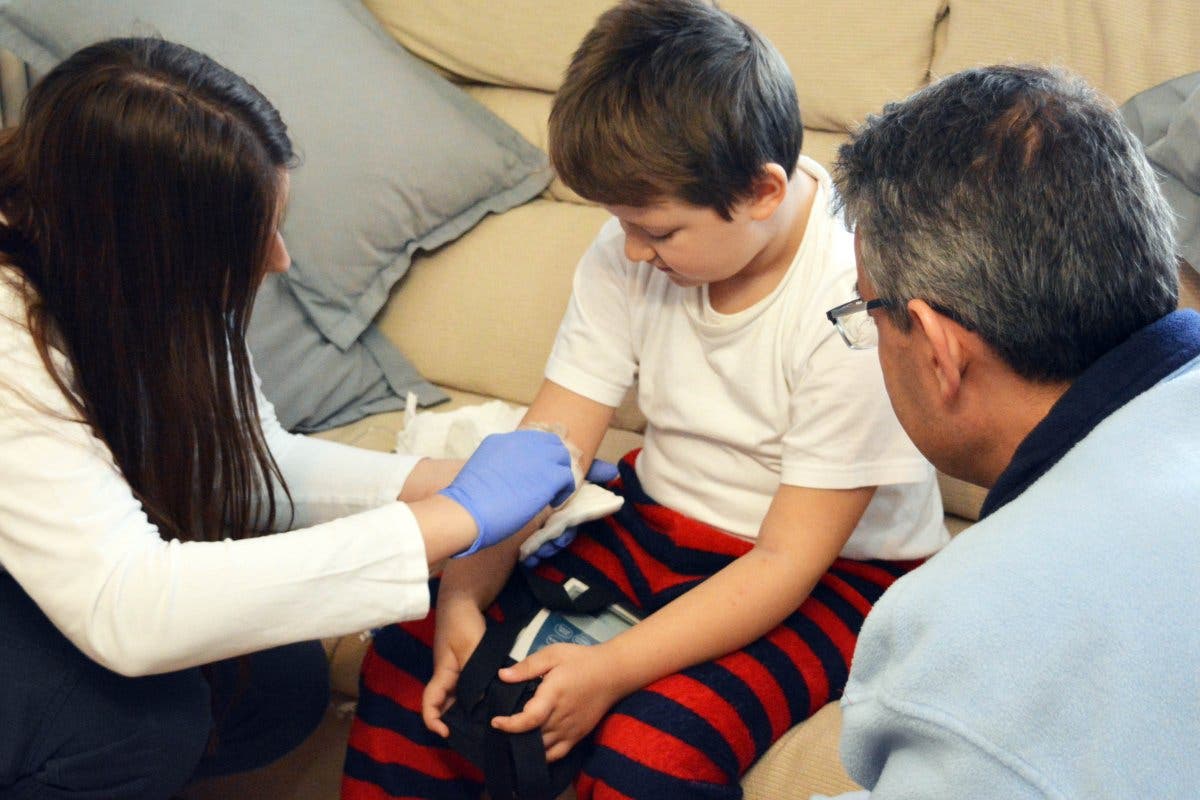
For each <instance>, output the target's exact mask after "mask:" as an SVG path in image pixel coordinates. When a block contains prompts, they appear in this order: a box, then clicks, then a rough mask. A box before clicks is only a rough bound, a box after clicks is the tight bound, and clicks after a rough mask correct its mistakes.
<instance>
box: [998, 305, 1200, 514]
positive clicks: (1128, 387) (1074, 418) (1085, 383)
mask: <svg viewBox="0 0 1200 800" xmlns="http://www.w3.org/2000/svg"><path fill="white" fill-rule="evenodd" d="M1198 357H1200V314H1198V313H1196V312H1195V311H1192V310H1182V311H1175V312H1173V313H1171V314H1168V315H1166V316H1165V317H1163V318H1162V319H1160V320H1158V321H1157V322H1154V323H1151V324H1150V325H1147V326H1146V327H1145V328H1142V329H1141V330H1140V331H1138V332H1137V333H1135V334H1133V335H1132V336H1130V337H1129V338H1128V339H1126V340H1125V341H1124V342H1122V343H1121V344H1119V345H1117V346H1116V347H1114V348H1113V349H1112V350H1110V351H1108V352H1107V353H1105V354H1104V355H1103V356H1101V357H1100V358H1099V359H1098V360H1097V361H1096V363H1094V364H1092V366H1090V367H1088V368H1087V369H1086V370H1085V371H1084V373H1083V374H1082V375H1080V376H1079V377H1078V378H1077V379H1076V380H1075V382H1074V383H1072V384H1071V387H1070V388H1069V389H1067V391H1066V392H1065V393H1064V394H1063V396H1062V397H1060V398H1059V399H1058V402H1057V403H1055V404H1054V406H1053V407H1052V408H1051V409H1050V413H1049V414H1047V415H1046V417H1045V418H1044V419H1043V420H1042V421H1041V422H1039V423H1038V424H1037V426H1036V427H1035V428H1034V429H1033V430H1032V431H1030V433H1029V435H1028V436H1026V437H1025V440H1024V441H1023V442H1021V444H1020V446H1019V447H1017V451H1016V453H1014V454H1013V459H1012V461H1011V462H1010V463H1009V465H1008V466H1007V467H1006V468H1005V470H1004V472H1002V473H1000V477H999V478H998V479H997V480H996V484H995V485H994V486H992V490H991V491H990V492H988V495H987V498H986V499H985V500H984V501H983V508H982V509H981V510H980V512H979V518H980V519H983V518H984V517H986V516H988V515H989V514H991V513H992V512H993V511H995V510H996V509H998V508H1000V507H1001V506H1003V505H1004V504H1005V503H1007V502H1008V501H1010V500H1013V499H1014V498H1016V497H1017V496H1019V495H1020V494H1021V493H1022V492H1024V491H1025V490H1026V489H1028V488H1029V487H1030V485H1032V484H1033V482H1034V481H1036V480H1037V479H1038V478H1040V477H1042V475H1044V474H1046V472H1047V470H1049V469H1050V468H1051V467H1053V466H1054V465H1055V464H1057V463H1058V460H1059V459H1060V458H1062V457H1063V456H1064V455H1066V453H1067V451H1068V450H1070V449H1071V448H1072V447H1074V446H1075V445H1076V444H1078V443H1079V442H1080V441H1081V440H1083V438H1084V437H1085V436H1087V435H1088V434H1089V433H1091V432H1092V429H1093V428H1095V427H1096V426H1097V425H1099V424H1100V422H1102V421H1103V420H1104V419H1105V418H1106V417H1108V416H1109V415H1111V414H1112V413H1113V412H1114V411H1116V410H1117V409H1119V408H1120V407H1121V406H1123V405H1125V404H1126V403H1128V402H1129V401H1130V400H1132V399H1133V398H1135V397H1137V396H1138V395H1140V394H1141V393H1142V392H1144V391H1146V390H1147V389H1149V388H1150V387H1151V386H1154V385H1155V384H1157V383H1159V382H1160V381H1161V380H1163V379H1164V378H1166V377H1167V376H1168V375H1170V374H1171V373H1173V372H1175V371H1176V370H1178V369H1179V368H1180V367H1182V366H1183V365H1184V364H1186V363H1188V362H1189V361H1192V360H1193V359H1195V358H1198Z"/></svg>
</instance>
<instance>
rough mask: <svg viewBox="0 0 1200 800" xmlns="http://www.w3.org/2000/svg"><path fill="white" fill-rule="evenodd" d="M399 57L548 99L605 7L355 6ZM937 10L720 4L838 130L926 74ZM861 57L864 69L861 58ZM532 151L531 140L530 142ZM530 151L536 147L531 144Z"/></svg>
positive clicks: (371, 1)
mask: <svg viewBox="0 0 1200 800" xmlns="http://www.w3.org/2000/svg"><path fill="white" fill-rule="evenodd" d="M364 2H365V4H366V6H367V7H368V8H370V9H371V11H372V12H374V14H375V16H376V17H378V18H379V20H380V21H381V22H382V23H383V25H384V27H385V28H386V29H387V30H388V32H390V33H391V34H392V36H394V37H395V38H396V39H397V40H399V41H400V43H401V44H403V45H404V46H405V47H407V48H409V49H410V50H412V51H413V52H414V53H416V54H417V55H419V56H421V57H422V58H424V59H426V60H428V61H430V62H432V63H433V64H435V65H437V66H438V67H441V68H442V69H445V70H447V71H448V72H450V73H454V74H456V75H458V76H460V77H461V78H463V79H466V80H470V81H477V82H480V83H487V84H494V85H499V86H518V87H524V88H530V89H541V90H543V91H548V92H553V91H554V90H555V89H557V88H558V85H559V83H560V82H561V80H562V75H563V71H564V70H565V69H566V67H567V64H568V62H569V61H570V58H571V54H572V53H573V52H574V51H575V48H576V46H577V45H578V44H579V41H580V40H581V39H582V38H583V35H584V34H585V33H586V32H587V31H588V29H589V28H591V26H592V24H593V23H594V22H595V20H596V17H597V16H599V15H600V13H601V12H603V11H604V10H605V9H606V8H608V7H610V6H611V5H613V3H612V1H611V0H572V2H569V3H544V2H537V1H536V0H510V1H509V2H504V3H496V2H489V0H461V2H455V3H446V2H442V1H441V0H364ZM942 3H943V0H905V2H903V3H896V2H894V0H858V2H854V3H845V2H842V0H808V2H806V3H804V4H803V11H800V10H799V8H798V6H797V4H796V3H794V2H791V0H728V2H726V3H724V4H723V5H724V7H725V8H726V9H728V10H729V11H730V12H732V13H734V14H737V15H738V16H740V17H742V18H743V19H745V20H746V21H747V22H749V23H750V24H752V25H754V26H755V27H757V28H758V29H759V30H760V31H762V32H763V33H764V34H765V35H766V36H767V38H769V39H770V40H771V41H772V42H774V43H775V46H776V47H778V48H779V50H780V52H781V53H783V56H784V58H785V59H786V60H787V62H788V65H789V66H790V67H791V69H792V74H793V76H794V77H795V79H796V84H797V89H798V90H799V95H800V107H801V109H802V111H803V113H804V117H805V124H806V125H807V126H809V127H812V128H819V129H822V130H846V129H847V128H849V127H850V126H852V125H853V124H854V123H856V122H858V121H861V120H862V119H863V117H864V116H865V115H866V114H868V113H870V112H872V111H875V110H877V109H878V108H879V107H880V106H881V105H882V104H883V103H884V102H885V101H887V100H892V99H896V98H899V97H904V96H906V95H908V94H909V93H911V92H912V91H913V90H914V89H916V88H917V87H919V86H920V85H921V84H922V83H923V82H924V81H925V78H926V76H927V75H928V72H929V58H930V54H931V53H932V52H933V32H934V27H935V23H936V20H937V15H938V13H939V11H940V9H941V6H942ZM864 53H866V54H870V55H869V59H864V57H863V54H864ZM531 141H532V140H531ZM535 143H536V142H535Z"/></svg>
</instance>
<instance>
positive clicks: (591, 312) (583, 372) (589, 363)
mask: <svg viewBox="0 0 1200 800" xmlns="http://www.w3.org/2000/svg"><path fill="white" fill-rule="evenodd" d="M623 241H624V234H623V233H622V231H621V228H620V225H619V224H618V223H617V221H616V220H615V219H613V220H610V221H609V222H608V223H606V224H605V225H604V227H603V228H602V229H601V230H600V233H599V234H598V235H597V237H596V239H595V241H594V242H592V245H591V247H589V248H588V251H587V252H586V253H584V255H583V257H582V258H581V259H580V260H579V264H578V266H577V267H576V268H575V278H574V282H573V284H572V289H571V300H570V302H569V303H568V305H567V311H566V313H565V314H564V316H563V320H562V323H561V324H560V325H559V328H558V335H557V337H556V338H555V340H554V348H553V349H552V350H551V352H550V358H549V360H548V361H547V362H546V371H545V376H546V379H547V380H550V381H553V382H554V383H556V384H558V385H559V386H562V387H563V388H565V389H569V390H570V391H572V392H575V393H576V394H581V395H583V396H584V397H587V398H588V399H590V400H595V401H596V402H598V403H602V404H604V405H607V406H613V407H616V406H619V405H620V404H621V401H622V400H623V399H624V397H625V393H626V392H627V391H628V390H629V387H630V386H632V385H633V383H634V381H635V380H636V377H637V365H638V362H637V354H636V352H635V348H634V338H633V335H632V325H633V321H632V319H631V288H632V286H633V281H634V280H635V275H634V269H635V266H636V265H634V264H631V263H630V262H629V261H628V260H627V259H626V258H625V257H624V255H623V253H622V247H623Z"/></svg>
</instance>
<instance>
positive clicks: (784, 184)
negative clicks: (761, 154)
mask: <svg viewBox="0 0 1200 800" xmlns="http://www.w3.org/2000/svg"><path fill="white" fill-rule="evenodd" d="M787 191H788V174H787V170H785V169H784V168H783V167H781V166H780V165H779V164H776V163H774V162H772V163H770V164H767V165H766V166H764V167H763V168H762V171H761V172H760V173H759V174H758V177H756V178H755V179H754V183H753V184H751V186H750V198H749V199H748V200H747V203H746V209H747V211H748V212H749V213H750V216H751V218H753V219H756V220H764V219H767V218H768V217H770V216H771V215H772V214H774V213H775V209H777V208H779V204H780V203H782V202H783V198H784V197H786V196H787Z"/></svg>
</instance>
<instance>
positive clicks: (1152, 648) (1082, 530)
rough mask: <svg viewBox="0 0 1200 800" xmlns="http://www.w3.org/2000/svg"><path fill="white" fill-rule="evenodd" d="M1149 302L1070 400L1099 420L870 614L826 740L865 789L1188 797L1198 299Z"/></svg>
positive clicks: (1198, 668)
mask: <svg viewBox="0 0 1200 800" xmlns="http://www.w3.org/2000/svg"><path fill="white" fill-rule="evenodd" d="M1164 321H1165V322H1169V323H1170V325H1166V326H1165V327H1172V326H1173V328H1174V330H1173V332H1172V335H1174V336H1176V337H1177V338H1176V339H1171V340H1169V341H1166V342H1165V343H1164V342H1163V341H1159V342H1158V348H1157V350H1155V349H1154V348H1151V351H1153V352H1150V354H1149V355H1147V353H1146V352H1141V351H1139V350H1138V348H1137V347H1136V346H1135V347H1134V350H1133V351H1132V352H1129V351H1128V347H1127V346H1126V345H1122V347H1126V350H1127V352H1125V353H1124V354H1123V358H1122V359H1117V360H1116V362H1117V364H1118V366H1117V367H1115V368H1114V367H1113V365H1112V364H1109V365H1108V367H1107V368H1101V369H1100V370H1099V373H1098V374H1092V375H1090V384H1089V385H1090V396H1087V395H1089V392H1084V393H1083V394H1084V395H1085V396H1084V397H1083V400H1082V403H1080V401H1079V398H1075V406H1076V407H1075V408H1071V404H1070V403H1067V406H1068V408H1067V410H1068V411H1071V412H1073V416H1074V417H1076V418H1080V417H1081V416H1086V414H1087V413H1091V414H1092V416H1094V417H1095V418H1096V419H1098V420H1102V421H1099V424H1096V425H1095V427H1094V428H1091V427H1087V431H1090V432H1087V431H1084V432H1082V434H1081V438H1079V439H1078V440H1072V441H1068V442H1065V443H1064V446H1063V447H1062V448H1061V452H1058V453H1053V454H1052V455H1053V457H1052V458H1050V459H1048V461H1049V464H1043V466H1042V469H1045V472H1044V473H1043V472H1042V471H1041V470H1033V471H1027V472H1026V478H1028V487H1027V488H1025V487H1024V485H1023V484H1021V485H1017V488H1016V489H1015V490H1012V492H1010V493H1012V496H1011V497H1008V498H1006V502H1005V503H1004V504H1003V505H1000V506H999V507H998V508H996V509H995V510H994V513H991V514H990V516H987V518H986V519H984V520H983V521H981V522H979V523H977V524H976V525H974V526H972V527H971V528H970V529H968V530H967V531H965V532H964V533H963V534H961V535H959V536H958V537H957V538H956V539H955V540H954V541H953V542H951V543H950V545H948V546H947V547H946V548H944V549H943V550H942V551H941V552H940V553H938V554H937V555H936V556H935V557H934V558H932V559H931V560H930V561H929V562H928V563H927V564H925V565H924V566H923V567H921V568H920V569H918V570H916V571H915V572H913V573H911V574H910V575H908V576H906V577H905V578H903V579H901V580H900V581H899V582H897V583H896V584H895V585H894V586H893V587H892V588H891V589H890V590H889V591H888V592H887V594H886V595H885V596H884V597H883V598H882V599H881V600H880V602H879V603H878V604H876V606H875V608H874V610H873V611H872V613H871V615H870V616H869V617H868V618H867V621H866V624H865V625H864V626H863V629H862V634H861V635H860V637H859V640H858V648H857V650H856V651H855V655H854V662H853V666H852V669H851V674H850V680H849V683H848V685H847V687H846V691H845V695H844V698H843V700H842V706H843V711H844V727H843V733H842V745H841V746H842V758H843V761H844V763H845V765H846V768H847V770H848V771H849V773H850V775H851V776H852V777H853V778H854V779H855V780H856V781H858V782H859V783H860V784H861V785H863V786H866V787H868V788H869V789H870V794H869V796H870V798H872V800H891V799H892V798H922V799H923V800H939V799H940V798H1080V800H1082V799H1083V798H1087V800H1095V798H1135V797H1136V798H1154V800H1164V798H1180V799H1182V798H1187V799H1188V800H1196V798H1200V359H1197V358H1195V357H1194V354H1195V352H1196V349H1197V348H1200V316H1197V315H1196V314H1194V313H1193V312H1176V314H1173V315H1170V316H1168V317H1167V318H1164ZM1164 321H1160V322H1164ZM1156 325H1157V326H1158V328H1157V329H1156V328H1155V326H1151V327H1150V328H1148V329H1146V331H1148V332H1149V333H1148V335H1149V336H1150V337H1151V339H1153V338H1154V337H1155V336H1156V335H1158V334H1160V333H1162V330H1161V329H1162V328H1163V327H1164V326H1163V325H1160V324H1159V323H1156ZM1141 333H1144V332H1139V334H1141ZM1178 337H1182V338H1178ZM1180 342H1182V343H1183V344H1182V345H1181V344H1180ZM1142 344H1144V342H1142ZM1135 345H1137V343H1136V342H1135ZM1189 347H1190V348H1192V349H1191V350H1188V349H1187V348H1189ZM1172 353H1173V354H1174V358H1175V359H1176V360H1175V362H1174V363H1173V364H1170V365H1169V367H1170V369H1171V370H1173V371H1170V372H1166V373H1165V374H1166V375H1167V377H1165V378H1162V379H1158V378H1155V380H1156V382H1155V383H1154V384H1153V385H1152V386H1151V387H1150V388H1148V389H1147V390H1145V391H1144V392H1142V393H1141V394H1138V395H1137V396H1135V397H1133V398H1132V399H1130V400H1128V402H1125V403H1124V404H1123V405H1121V406H1120V407H1119V408H1117V409H1116V410H1115V411H1113V410H1112V409H1111V406H1112V405H1113V403H1112V402H1111V398H1112V397H1114V396H1119V395H1120V394H1121V392H1122V391H1124V390H1125V387H1124V384H1123V383H1122V382H1123V381H1124V382H1125V383H1129V381H1130V374H1129V373H1130V372H1131V371H1133V372H1136V371H1138V369H1139V368H1144V367H1146V366H1147V364H1149V366H1151V367H1153V366H1155V364H1154V362H1155V361H1156V360H1157V361H1158V362H1162V361H1163V360H1164V359H1165V358H1166V357H1167V356H1169V355H1170V354H1172ZM1181 355H1183V356H1184V357H1189V358H1191V360H1190V362H1187V363H1185V364H1183V366H1178V364H1179V362H1180V357H1181ZM1139 363H1140V367H1137V365H1138V364H1139ZM1159 366H1161V363H1160V364H1159ZM1135 367H1137V368H1135ZM1087 375H1088V373H1085V376H1087ZM1134 379H1136V376H1134ZM1106 387H1107V392H1108V398H1109V400H1108V405H1107V406H1106V405H1105V404H1104V395H1105V389H1106ZM1067 397H1068V396H1064V400H1066V399H1067ZM1122 399H1123V398H1122ZM1062 402H1063V401H1060V403H1062ZM1079 406H1082V411H1083V412H1085V413H1083V414H1082V415H1081V413H1080V410H1081V409H1080V408H1079ZM1052 414H1054V412H1052ZM1070 416H1072V414H1068V415H1067V416H1066V417H1064V416H1063V415H1062V414H1060V415H1059V416H1058V417H1056V418H1055V419H1054V420H1051V418H1050V417H1048V418H1047V420H1048V421H1051V422H1054V423H1058V424H1060V426H1061V423H1062V421H1063V419H1067V423H1068V424H1070V419H1069V417H1070ZM1095 421H1096V420H1092V423H1091V424H1094V423H1095ZM1047 427H1048V431H1042V437H1041V440H1040V441H1039V444H1041V445H1043V448H1042V450H1043V452H1042V453H1040V454H1038V455H1037V457H1036V458H1035V460H1037V458H1043V457H1044V456H1045V455H1046V454H1045V452H1044V451H1045V449H1046V448H1045V447H1044V445H1045V444H1046V441H1047V435H1046V434H1047V433H1049V437H1048V438H1049V440H1051V441H1052V440H1053V438H1054V435H1055V431H1054V427H1055V425H1053V424H1051V425H1048V426H1047ZM1085 427H1086V426H1085ZM1036 432H1037V431H1035V433H1036ZM1030 438H1031V439H1032V438H1035V437H1033V435H1032V434H1031V437H1030ZM1026 441H1027V442H1029V440H1028V439H1027V440H1026ZM1022 447H1023V448H1024V447H1025V445H1024V444H1023V445H1022ZM1034 449H1036V448H1034ZM1050 449H1051V450H1053V449H1054V448H1053V447H1051V448H1050ZM1020 453H1021V451H1020V450H1018V455H1019V454H1020ZM1055 459H1057V460H1055ZM1015 460H1016V459H1015ZM1043 460H1046V459H1044V458H1043ZM1026 466H1028V465H1026ZM1047 466H1048V469H1046V467H1047ZM1010 469H1012V468H1011V467H1010ZM1006 474H1007V473H1006ZM1002 480H1003V476H1002ZM1009 483H1010V489H1011V484H1013V482H1012V481H1009ZM1017 483H1018V484H1020V482H1019V481H1018V482H1017ZM997 488H1000V482H998V483H997V487H996V488H994V489H993V494H995V492H996V489H997ZM992 500H993V497H992V495H989V501H992ZM993 505H994V504H993ZM985 509H986V507H985ZM866 796H868V795H867V793H865V792H863V793H855V794H852V795H846V796H845V797H846V798H849V797H866Z"/></svg>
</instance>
